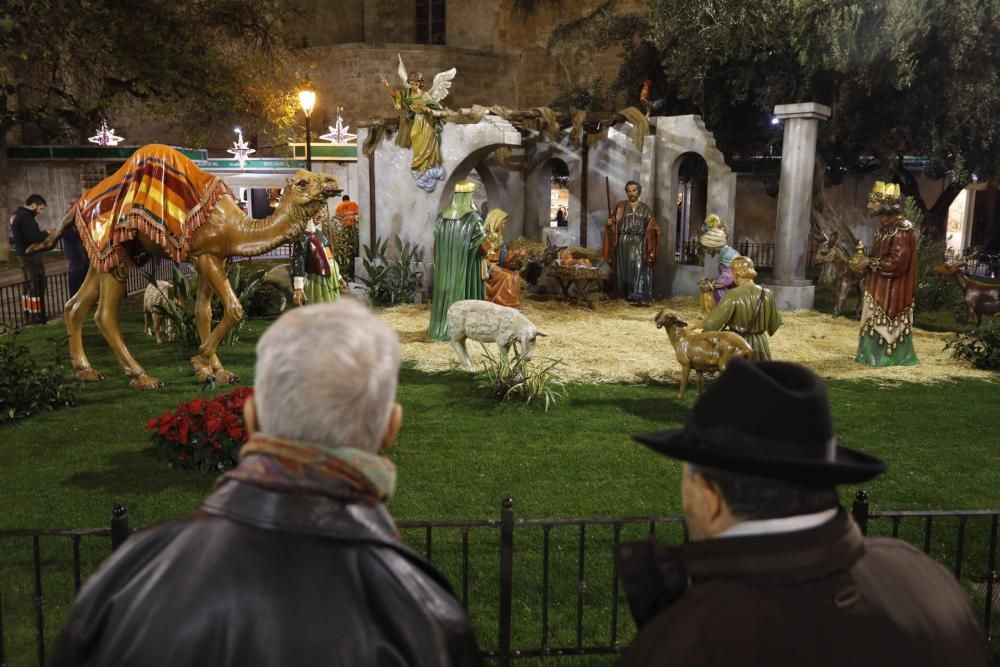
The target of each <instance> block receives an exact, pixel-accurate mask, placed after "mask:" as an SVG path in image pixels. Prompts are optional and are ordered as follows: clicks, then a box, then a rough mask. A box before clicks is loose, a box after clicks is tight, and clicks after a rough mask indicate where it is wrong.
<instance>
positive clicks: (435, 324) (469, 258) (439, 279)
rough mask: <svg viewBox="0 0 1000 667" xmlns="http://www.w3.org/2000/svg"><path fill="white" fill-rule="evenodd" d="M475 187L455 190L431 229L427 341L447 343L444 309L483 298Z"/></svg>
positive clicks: (481, 237)
mask: <svg viewBox="0 0 1000 667" xmlns="http://www.w3.org/2000/svg"><path fill="white" fill-rule="evenodd" d="M475 190H476V185H475V183H470V182H468V181H464V182H462V183H459V184H458V185H456V186H455V194H454V195H453V196H452V199H451V204H449V205H448V208H447V209H445V210H444V211H443V212H442V213H441V214H439V215H438V219H437V223H435V225H434V292H433V296H432V297H431V325H430V328H429V329H428V330H427V337H428V338H430V339H431V340H448V338H449V335H450V334H449V332H448V307H449V306H451V304H453V303H455V302H456V301H461V300H463V299H485V298H486V280H485V279H486V266H485V261H484V260H483V255H484V254H485V247H484V245H485V244H484V241H485V240H486V232H485V230H484V229H483V218H482V217H481V216H480V215H479V212H478V211H476V209H475V208H473V206H472V193H473V192H475Z"/></svg>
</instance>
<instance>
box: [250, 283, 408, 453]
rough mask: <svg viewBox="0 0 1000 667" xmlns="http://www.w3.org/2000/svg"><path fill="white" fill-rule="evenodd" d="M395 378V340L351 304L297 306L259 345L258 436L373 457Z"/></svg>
mask: <svg viewBox="0 0 1000 667" xmlns="http://www.w3.org/2000/svg"><path fill="white" fill-rule="evenodd" d="M398 376H399V339H398V337H397V336H396V333H395V332H394V331H392V330H391V329H389V327H387V326H386V325H385V324H383V323H382V321H381V320H379V319H378V318H377V317H376V316H375V315H374V314H373V313H372V312H371V311H370V310H368V309H367V308H365V307H364V306H363V305H361V304H360V303H358V302H356V301H354V300H353V299H342V300H341V301H339V302H337V303H335V304H318V305H313V306H306V307H304V308H296V309H294V310H291V311H289V312H287V313H285V314H284V315H282V316H281V317H279V318H278V320H277V321H276V322H275V323H274V324H272V325H271V327H270V328H268V330H267V331H265V332H264V335H263V336H261V337H260V341H259V342H258V343H257V367H256V372H255V376H254V386H253V388H254V407H255V408H256V414H257V421H258V425H259V427H260V431H261V433H263V434H265V435H273V436H278V437H281V438H288V439H291V440H299V441H306V442H311V443H315V444H317V445H321V446H324V447H354V448H356V449H363V450H366V451H369V452H377V451H378V449H379V445H380V444H381V441H382V436H383V435H384V433H385V430H386V428H387V426H388V423H389V417H390V415H391V412H392V404H393V400H394V399H395V396H396V385H397V382H398Z"/></svg>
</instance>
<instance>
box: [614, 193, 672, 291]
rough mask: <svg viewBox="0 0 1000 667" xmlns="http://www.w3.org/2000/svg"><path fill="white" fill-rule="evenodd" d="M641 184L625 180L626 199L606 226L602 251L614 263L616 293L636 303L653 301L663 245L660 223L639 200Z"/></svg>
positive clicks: (616, 208)
mask: <svg viewBox="0 0 1000 667" xmlns="http://www.w3.org/2000/svg"><path fill="white" fill-rule="evenodd" d="M641 194H642V186H641V185H639V184H638V183H636V182H635V181H629V182H628V183H626V184H625V195H626V196H627V197H628V200H627V201H620V202H618V204H617V205H616V206H615V210H614V211H613V212H612V214H611V217H609V218H608V222H607V224H606V225H605V227H604V244H603V247H602V249H601V254H602V255H603V257H604V261H606V262H607V263H608V265H609V266H611V275H612V277H613V279H614V282H615V290H616V292H617V295H618V296H619V297H621V298H623V299H625V300H626V301H628V302H629V303H631V304H633V305H637V306H649V305H651V304H652V302H653V265H654V264H656V255H657V253H658V251H659V248H660V226H659V225H657V224H656V218H654V217H653V211H652V210H650V208H649V206H647V205H646V204H644V203H643V202H641V201H639V195H641Z"/></svg>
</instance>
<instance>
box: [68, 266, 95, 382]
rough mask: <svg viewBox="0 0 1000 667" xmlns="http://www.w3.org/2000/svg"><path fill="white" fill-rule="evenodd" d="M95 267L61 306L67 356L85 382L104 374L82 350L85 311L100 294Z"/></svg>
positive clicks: (77, 374) (92, 380) (92, 305)
mask: <svg viewBox="0 0 1000 667" xmlns="http://www.w3.org/2000/svg"><path fill="white" fill-rule="evenodd" d="M99 275H100V274H99V273H98V272H97V269H95V268H93V267H91V268H90V269H89V270H88V271H87V277H86V278H84V279H83V284H82V285H80V289H79V290H77V293H76V294H74V295H73V296H72V297H70V300H69V301H67V302H66V306H65V307H64V308H63V321H64V322H66V333H68V334H69V356H70V359H71V360H72V363H73V370H74V371H76V377H77V378H79V379H80V380H84V381H85V382H97V381H99V380H103V379H104V374H103V373H101V372H100V371H97V370H95V369H94V368H93V367H91V365H90V361H88V360H87V355H86V354H85V353H84V351H83V320H84V319H85V318H86V317H87V313H89V312H90V309H91V308H93V307H94V304H95V303H97V298H98V297H99V296H100V295H101V283H100V279H99Z"/></svg>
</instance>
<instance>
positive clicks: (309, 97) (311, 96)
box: [299, 81, 316, 171]
mask: <svg viewBox="0 0 1000 667" xmlns="http://www.w3.org/2000/svg"><path fill="white" fill-rule="evenodd" d="M299 106H300V107H302V113H304V114H305V115H306V170H308V171H312V141H311V140H310V137H309V135H310V134H311V130H310V127H309V118H310V116H311V115H312V111H313V108H314V107H315V106H316V91H315V90H313V87H312V84H311V83H309V82H308V81H306V85H305V86H303V88H302V90H300V91H299Z"/></svg>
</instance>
